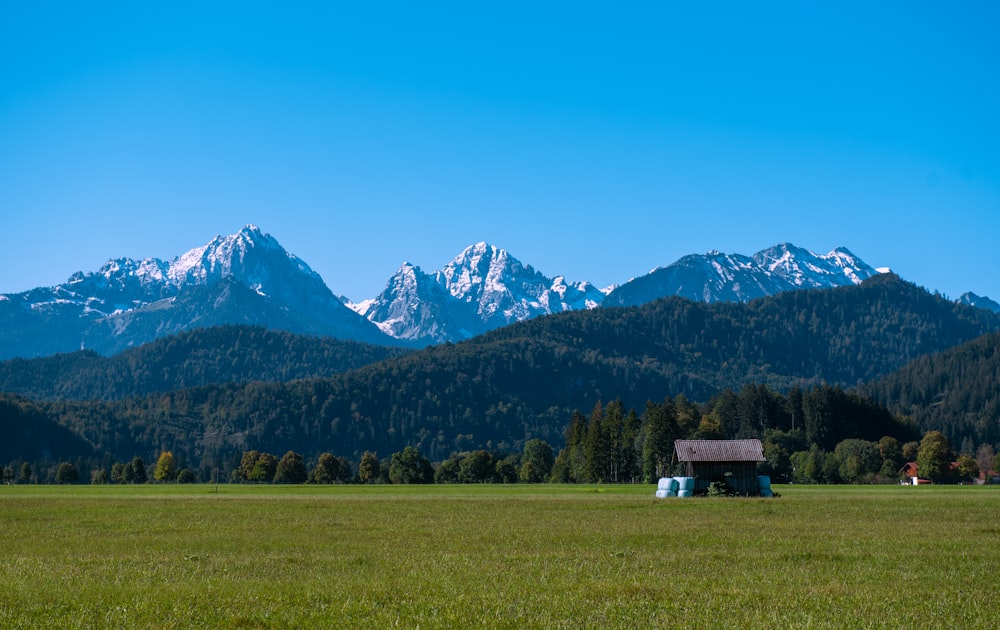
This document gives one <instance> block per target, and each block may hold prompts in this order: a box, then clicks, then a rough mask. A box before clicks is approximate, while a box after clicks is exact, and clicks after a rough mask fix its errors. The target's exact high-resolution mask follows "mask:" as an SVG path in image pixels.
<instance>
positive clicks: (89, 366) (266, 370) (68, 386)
mask: <svg viewBox="0 0 1000 630" xmlns="http://www.w3.org/2000/svg"><path fill="white" fill-rule="evenodd" d="M406 352H408V351H407V350H403V349H400V348H389V347H384V346H374V345H370V344H365V343H360V342H355V341H342V340H339V339H333V338H330V337H312V336H303V335H294V334H291V333H287V332H281V331H273V330H267V329H264V328H261V327H256V326H219V327H215V328H202V329H198V330H194V331H190V332H184V333H180V334H177V335H174V336H172V337H165V338H163V339H159V340H157V341H153V342H151V343H148V344H145V345H142V346H139V347H137V348H133V349H130V350H126V351H124V352H122V353H120V354H117V355H115V356H113V357H103V356H101V355H98V354H96V353H94V352H91V351H80V352H72V353H66V354H57V355H53V356H49V357H45V358H38V359H11V360H8V361H4V362H2V363H0V391H3V392H13V393H17V394H22V395H24V396H29V397H31V398H35V399H39V400H59V399H70V400H73V399H76V400H120V399H124V398H130V397H134V396H145V395H147V394H152V393H155V392H165V391H170V390H176V389H184V388H188V387H196V386H200V385H209V384H223V383H245V382H249V381H290V380H294V379H300V378H313V377H327V376H333V375H334V374H339V373H341V372H346V371H348V370H352V369H355V368H359V367H361V366H364V365H367V364H369V363H374V362H375V361H380V360H382V359H386V358H390V357H398V356H401V355H403V354H405V353H406Z"/></svg>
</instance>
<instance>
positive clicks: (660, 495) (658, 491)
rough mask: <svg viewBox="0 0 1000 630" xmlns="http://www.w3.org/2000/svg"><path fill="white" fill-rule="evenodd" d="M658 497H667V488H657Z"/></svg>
mask: <svg viewBox="0 0 1000 630" xmlns="http://www.w3.org/2000/svg"><path fill="white" fill-rule="evenodd" d="M656 498H657V499H666V498H667V491H666V490H657V491H656Z"/></svg>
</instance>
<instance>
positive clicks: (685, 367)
mask: <svg viewBox="0 0 1000 630" xmlns="http://www.w3.org/2000/svg"><path fill="white" fill-rule="evenodd" d="M994 330H1000V315H998V314H996V313H991V312H988V311H986V310H983V309H976V308H969V307H967V306H963V305H959V304H956V303H953V302H950V301H948V300H946V299H944V298H942V297H940V296H936V295H932V294H930V293H928V292H927V291H926V290H924V289H921V288H918V287H916V286H915V285H913V284H911V283H908V282H905V281H903V280H901V279H900V278H899V277H898V276H896V275H894V274H882V275H878V276H875V277H872V278H870V279H869V280H866V281H865V282H864V283H863V284H861V285H860V286H853V287H845V288H837V289H826V290H814V291H795V292H788V293H782V294H779V295H776V296H773V297H767V298H762V299H758V300H753V301H751V302H749V303H745V304H741V303H715V304H705V303H702V302H692V301H688V300H685V299H683V298H666V299H662V300H658V301H656V302H652V303H650V304H647V305H645V306H642V307H638V308H604V309H597V310H594V311H588V312H572V313H565V314H561V315H556V316H551V317H545V318H540V319H536V320H531V321H527V322H522V323H520V324H515V325H513V326H508V327H506V328H502V329H499V330H496V331H493V332H490V333H487V334H485V335H483V336H481V337H478V338H477V339H475V340H473V341H472V343H474V344H477V345H480V346H484V347H489V346H491V345H495V344H511V343H516V342H517V340H543V341H544V343H546V344H548V345H551V346H553V347H556V348H560V349H561V350H560V352H571V353H573V352H575V353H582V354H583V355H584V356H586V357H592V358H596V357H600V358H601V359H602V360H604V361H609V362H614V363H618V364H621V365H623V366H628V369H629V370H643V371H647V370H653V371H658V372H661V373H662V374H664V375H666V376H668V377H669V378H670V379H671V382H672V383H673V386H674V387H675V388H676V391H678V392H684V393H686V394H688V395H691V396H694V397H695V398H699V399H701V398H702V396H704V393H703V391H704V390H702V388H707V389H708V390H711V391H717V390H719V389H721V388H724V387H729V388H733V389H738V388H739V387H741V386H742V385H743V384H744V383H747V382H758V383H759V382H768V383H770V384H772V385H774V386H777V387H779V388H785V387H787V386H788V385H790V384H793V383H801V382H803V381H807V382H809V381H811V382H827V383H831V384H841V385H846V386H853V385H856V384H858V383H862V382H867V381H871V380H874V379H877V378H879V377H881V376H883V375H885V374H888V373H890V372H892V371H894V370H896V369H899V368H900V367H902V366H903V365H905V364H906V363H907V362H909V361H911V360H912V359H914V358H916V357H919V356H923V355H926V354H931V353H935V352H940V351H942V350H945V349H947V348H951V347H953V346H956V345H959V344H961V343H964V342H966V341H969V340H972V339H975V338H976V337H978V336H980V335H982V334H985V333H987V332H990V331H994ZM685 381H690V382H689V383H688V382H685Z"/></svg>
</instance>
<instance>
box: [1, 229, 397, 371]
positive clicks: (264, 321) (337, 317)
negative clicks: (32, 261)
mask: <svg viewBox="0 0 1000 630" xmlns="http://www.w3.org/2000/svg"><path fill="white" fill-rule="evenodd" d="M195 289H199V291H195ZM248 296H250V297H248ZM255 300H256V302H255ZM0 321H5V322H6V323H7V326H5V327H4V328H3V329H2V330H0V359H3V358H9V357H12V356H40V355H43V354H51V353H53V352H67V351H72V350H77V349H79V348H80V347H81V346H83V347H88V348H93V349H96V350H98V351H100V352H107V353H112V352H117V351H120V350H122V349H124V348H126V347H128V346H131V345H136V344H140V343H145V342H147V341H152V340H153V339H155V338H158V337H162V336H165V335H169V334H173V333H176V332H180V331H182V330H187V329H190V328H194V327H199V326H207V325H218V324H225V323H254V324H256V325H262V326H267V327H271V328H276V329H282V330H289V331H291V332H298V333H303V334H318V335H328V336H333V337H340V338H345V339H356V340H360V341H368V342H371V343H383V344H384V343H391V342H392V339H391V338H390V337H387V336H385V335H384V334H383V333H381V331H379V330H378V328H377V327H375V326H374V325H373V324H371V323H370V322H368V321H367V320H365V319H364V318H363V317H361V316H359V315H357V314H356V313H354V312H352V311H351V310H350V309H348V308H347V307H346V306H344V305H343V304H342V303H341V301H340V300H339V299H338V298H337V297H336V296H334V295H333V294H332V293H331V292H330V289H329V288H328V287H327V286H326V284H325V283H324V282H323V280H322V278H321V277H320V276H319V274H317V273H316V272H314V271H313V270H312V269H310V268H309V266H308V265H307V264H306V263H305V262H303V261H302V260H300V259H299V258H297V257H295V256H294V255H292V254H290V253H288V252H287V251H285V249H284V248H283V247H282V246H281V245H280V244H279V243H278V241H277V240H276V239H275V238H274V237H272V236H270V235H269V234H265V233H263V232H262V231H261V230H260V229H259V228H258V227H257V226H254V225H247V226H246V227H244V228H243V229H242V230H240V231H239V232H237V233H236V234H233V235H230V236H225V237H223V236H216V237H215V238H213V239H212V240H211V241H210V242H209V243H207V244H206V245H204V246H201V247H197V248H195V249H192V250H190V251H188V252H186V253H184V254H182V255H180V256H178V257H176V258H174V259H173V260H170V261H163V260H160V259H157V258H147V259H144V260H141V261H137V260H133V259H130V258H118V259H112V260H109V261H108V262H107V263H105V264H104V266H102V267H101V268H100V269H99V270H98V271H96V272H89V273H82V272H78V273H75V274H73V276H71V277H70V278H69V280H68V281H67V282H66V283H64V284H61V285H57V286H55V287H49V288H38V289H33V290H31V291H26V292H24V293H20V294H15V295H10V296H7V300H5V301H3V303H2V304H0Z"/></svg>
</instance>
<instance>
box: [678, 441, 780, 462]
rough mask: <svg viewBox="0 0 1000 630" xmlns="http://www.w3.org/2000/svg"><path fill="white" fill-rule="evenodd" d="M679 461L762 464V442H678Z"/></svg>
mask: <svg viewBox="0 0 1000 630" xmlns="http://www.w3.org/2000/svg"><path fill="white" fill-rule="evenodd" d="M674 450H675V451H676V452H677V459H678V461H682V462H762V461H764V447H763V446H761V443H760V440H677V441H676V442H674Z"/></svg>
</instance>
